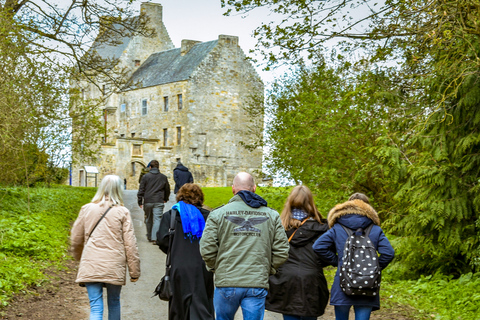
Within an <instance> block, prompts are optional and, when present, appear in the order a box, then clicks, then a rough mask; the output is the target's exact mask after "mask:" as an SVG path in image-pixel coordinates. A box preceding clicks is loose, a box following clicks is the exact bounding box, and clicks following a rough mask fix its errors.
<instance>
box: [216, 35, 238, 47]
mask: <svg viewBox="0 0 480 320" xmlns="http://www.w3.org/2000/svg"><path fill="white" fill-rule="evenodd" d="M218 43H220V44H222V45H235V46H238V37H237V36H228V35H226V34H221V35H219V36H218Z"/></svg>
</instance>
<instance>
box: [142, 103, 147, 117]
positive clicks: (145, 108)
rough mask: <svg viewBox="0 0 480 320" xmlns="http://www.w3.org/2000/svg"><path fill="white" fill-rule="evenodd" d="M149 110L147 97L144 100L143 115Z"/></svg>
mask: <svg viewBox="0 0 480 320" xmlns="http://www.w3.org/2000/svg"><path fill="white" fill-rule="evenodd" d="M147 112H148V106H147V99H143V100H142V116H145V115H146V114H147Z"/></svg>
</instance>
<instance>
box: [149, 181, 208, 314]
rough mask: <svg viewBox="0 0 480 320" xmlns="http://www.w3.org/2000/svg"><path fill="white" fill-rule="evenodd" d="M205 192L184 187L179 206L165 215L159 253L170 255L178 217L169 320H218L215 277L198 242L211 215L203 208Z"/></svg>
mask: <svg viewBox="0 0 480 320" xmlns="http://www.w3.org/2000/svg"><path fill="white" fill-rule="evenodd" d="M203 198H204V197H203V192H202V189H200V187H199V186H197V185H196V184H193V183H186V184H184V185H183V186H182V187H181V188H180V190H179V191H178V193H177V203H176V204H175V205H174V206H173V207H172V209H171V210H169V211H167V212H165V214H164V215H163V218H162V222H161V223H160V229H159V230H158V233H157V243H158V245H159V247H160V249H161V250H162V251H163V252H165V253H167V250H168V246H169V229H170V221H171V217H172V212H173V211H175V212H176V216H175V221H176V222H175V232H174V236H173V243H172V248H171V250H170V259H171V265H172V268H171V270H170V278H171V279H172V285H173V298H172V300H171V301H169V304H168V310H169V314H168V319H169V320H176V319H192V320H193V319H202V320H210V319H211V320H213V319H215V312H214V309H213V290H214V285H213V273H212V272H209V271H207V269H206V267H205V262H204V261H203V260H202V257H201V256H200V248H199V241H200V238H201V237H202V234H203V230H204V228H205V220H207V217H208V215H209V213H210V212H209V211H207V210H205V209H203V208H202V205H203Z"/></svg>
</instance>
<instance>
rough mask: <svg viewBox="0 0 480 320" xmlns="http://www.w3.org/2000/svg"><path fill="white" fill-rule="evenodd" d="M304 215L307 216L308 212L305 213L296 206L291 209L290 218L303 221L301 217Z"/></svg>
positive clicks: (303, 217)
mask: <svg viewBox="0 0 480 320" xmlns="http://www.w3.org/2000/svg"><path fill="white" fill-rule="evenodd" d="M306 217H308V213H306V212H305V211H303V210H302V209H298V208H294V209H292V218H293V219H297V220H300V221H303V219H305V218H306Z"/></svg>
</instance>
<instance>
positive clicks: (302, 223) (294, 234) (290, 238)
mask: <svg viewBox="0 0 480 320" xmlns="http://www.w3.org/2000/svg"><path fill="white" fill-rule="evenodd" d="M308 219H309V218H305V220H303V221H302V223H300V225H299V226H298V228H297V229H295V231H293V233H292V235H291V236H290V238H288V242H290V240H292V238H293V236H294V235H295V232H297V230H298V229H300V227H301V226H302V225H303V224H304V223H305V222H307V220H308Z"/></svg>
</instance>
